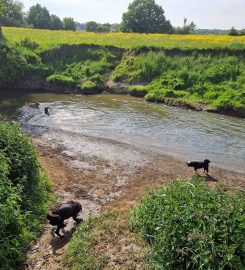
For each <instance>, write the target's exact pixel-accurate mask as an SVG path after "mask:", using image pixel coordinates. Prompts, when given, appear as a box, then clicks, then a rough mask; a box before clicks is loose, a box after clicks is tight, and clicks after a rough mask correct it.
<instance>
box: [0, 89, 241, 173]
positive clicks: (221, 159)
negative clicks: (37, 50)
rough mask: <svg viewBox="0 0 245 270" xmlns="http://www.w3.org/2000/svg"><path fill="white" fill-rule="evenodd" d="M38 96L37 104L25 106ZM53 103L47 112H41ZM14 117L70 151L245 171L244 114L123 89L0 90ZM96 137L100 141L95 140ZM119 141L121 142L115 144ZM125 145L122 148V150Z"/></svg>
mask: <svg viewBox="0 0 245 270" xmlns="http://www.w3.org/2000/svg"><path fill="white" fill-rule="evenodd" d="M33 101H36V102H40V108H39V109H34V108H30V107H29V106H26V105H25V104H26V103H28V102H33ZM46 106H50V107H51V113H50V116H47V115H46V114H45V113H44V108H45V107H46ZM1 118H2V119H5V120H14V121H18V122H19V123H20V124H21V126H22V127H23V129H24V130H25V131H26V132H27V133H28V134H30V135H31V136H35V137H38V138H39V139H41V140H43V141H45V142H50V143H51V144H57V145H59V146H61V147H64V149H65V151H67V153H68V154H70V155H76V154H77V155H78V154H79V155H82V154H88V153H89V154H90V155H91V156H93V155H96V154H98V153H99V154H100V155H101V156H103V157H106V158H111V159H119V160H120V161H121V162H123V160H124V159H125V157H127V158H128V160H127V162H128V163H129V164H130V163H131V162H134V161H136V162H141V161H142V160H143V159H144V157H142V156H139V155H140V154H139V152H137V151H130V153H129V151H128V152H127V149H126V148H127V147H124V146H125V145H129V146H132V147H134V148H135V149H143V150H144V152H145V153H147V152H157V153H163V154H170V155H173V156H176V157H179V158H181V159H183V160H186V161H188V160H194V159H198V160H203V159H206V158H208V159H210V160H211V162H212V164H215V165H216V166H218V167H221V168H226V169H229V170H234V171H237V172H242V173H244V172H245V120H244V119H241V118H236V117H231V116H224V115H219V114H212V113H208V112H196V111H191V110H185V109H181V108H174V107H169V106H165V105H162V104H154V103H148V102H145V101H144V100H143V99H139V98H134V97H130V96H123V95H107V94H103V95H98V96H84V95H60V94H54V93H38V92H37V93H30V92H17V91H9V92H8V93H5V94H3V93H0V119H1ZM98 140H101V141H103V142H104V144H99V143H97V141H98ZM118 143H120V144H123V145H121V146H120V147H118V145H117V144H118ZM122 151H124V154H122Z"/></svg>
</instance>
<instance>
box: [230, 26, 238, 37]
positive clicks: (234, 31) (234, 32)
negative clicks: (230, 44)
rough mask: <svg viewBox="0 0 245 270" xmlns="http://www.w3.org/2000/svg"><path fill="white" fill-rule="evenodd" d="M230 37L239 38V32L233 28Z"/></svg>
mask: <svg viewBox="0 0 245 270" xmlns="http://www.w3.org/2000/svg"><path fill="white" fill-rule="evenodd" d="M228 35H230V36H239V32H238V31H237V30H236V29H235V28H234V27H231V29H230V31H229V32H228Z"/></svg>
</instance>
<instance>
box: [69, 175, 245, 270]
mask: <svg viewBox="0 0 245 270" xmlns="http://www.w3.org/2000/svg"><path fill="white" fill-rule="evenodd" d="M244 202H245V201H244V192H243V193H238V194H237V195H233V196H231V195H230V194H228V193H227V192H226V191H225V189H224V188H221V187H216V188H210V187H208V185H207V183H205V182H204V181H203V180H202V179H201V178H196V179H192V180H190V181H188V182H187V181H183V180H176V181H175V182H173V183H172V184H169V185H167V186H164V187H163V188H162V189H158V190H156V191H155V192H151V193H149V194H148V195H147V196H146V197H145V198H144V199H143V200H142V202H141V203H140V204H139V205H138V206H137V207H136V208H135V209H134V210H133V212H132V213H131V214H130V215H129V216H128V215H127V214H125V213H124V214H122V213H119V212H118V213H115V212H114V213H105V214H102V215H101V216H99V217H96V218H93V219H90V220H88V221H87V222H86V223H84V224H83V225H81V226H79V228H78V229H77V231H76V233H75V234H74V236H73V238H72V240H71V242H70V244H69V247H68V251H67V255H66V258H65V260H64V266H65V269H96V270H99V269H100V270H103V269H121V270H123V269H148V270H149V269H159V270H160V269H161V270H165V269H166V270H171V269H173V270H175V269H180V270H181V269H183V270H186V269H200V270H202V269H217V270H218V269H220V270H223V269H227V270H229V269H230V270H231V269H234V270H235V269H236V270H242V269H244V267H245V258H244V252H245V250H244V241H243V240H244V238H243V225H244V214H243V213H244V210H245V204H244Z"/></svg>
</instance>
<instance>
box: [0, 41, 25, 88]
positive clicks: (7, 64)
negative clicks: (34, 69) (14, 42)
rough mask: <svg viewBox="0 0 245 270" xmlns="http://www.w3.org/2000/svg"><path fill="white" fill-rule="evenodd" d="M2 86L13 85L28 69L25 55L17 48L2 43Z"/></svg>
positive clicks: (0, 80) (0, 49)
mask: <svg viewBox="0 0 245 270" xmlns="http://www.w3.org/2000/svg"><path fill="white" fill-rule="evenodd" d="M0 59H1V60H0V63H1V64H0V87H4V86H12V85H13V84H14V83H15V82H16V81H17V80H19V79H22V78H23V77H24V75H25V73H26V71H27V69H28V65H27V61H26V59H25V57H24V56H23V55H22V54H21V53H20V52H19V51H18V50H17V49H16V48H12V47H10V46H8V45H6V44H4V43H2V42H1V43H0Z"/></svg>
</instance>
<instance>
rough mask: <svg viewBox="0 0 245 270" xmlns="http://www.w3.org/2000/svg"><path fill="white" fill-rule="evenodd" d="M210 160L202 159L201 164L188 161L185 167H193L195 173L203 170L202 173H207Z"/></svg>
mask: <svg viewBox="0 0 245 270" xmlns="http://www.w3.org/2000/svg"><path fill="white" fill-rule="evenodd" d="M209 163H210V160H208V159H204V161H203V162H200V161H188V162H187V165H188V167H193V168H194V170H195V172H197V169H201V168H203V169H204V172H205V171H206V173H208V167H209Z"/></svg>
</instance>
